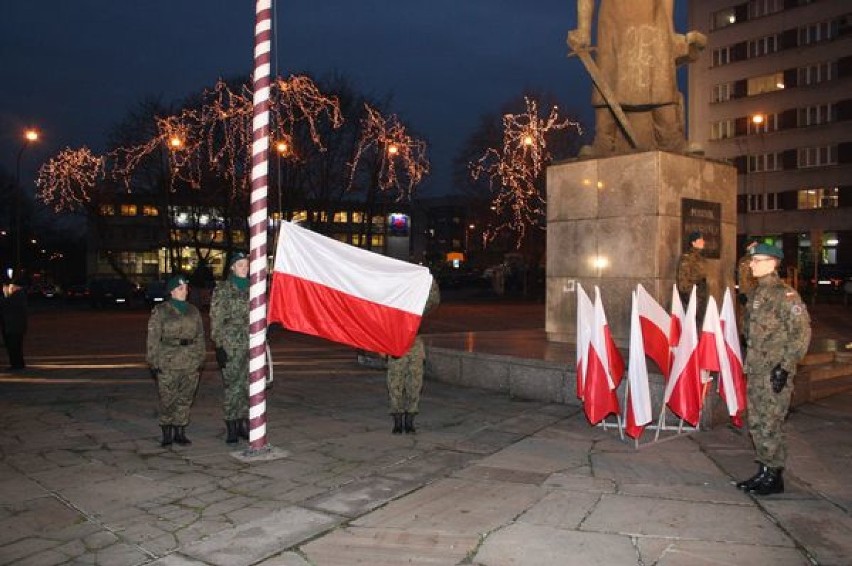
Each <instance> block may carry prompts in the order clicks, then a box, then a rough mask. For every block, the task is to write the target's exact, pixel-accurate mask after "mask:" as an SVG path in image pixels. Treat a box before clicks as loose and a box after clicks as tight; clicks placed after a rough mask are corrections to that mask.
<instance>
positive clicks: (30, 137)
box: [15, 128, 38, 275]
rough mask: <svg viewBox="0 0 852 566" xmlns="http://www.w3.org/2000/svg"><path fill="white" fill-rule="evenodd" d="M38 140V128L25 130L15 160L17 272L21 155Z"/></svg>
mask: <svg viewBox="0 0 852 566" xmlns="http://www.w3.org/2000/svg"><path fill="white" fill-rule="evenodd" d="M37 141H38V130H35V129H32V128H30V129H27V130H25V131H24V143H22V144H21V149H19V150H18V159H17V160H16V162H15V274H16V275H20V272H21V190H22V189H21V157H23V155H24V150H25V149H26V148H27V146H28V145H29V144H31V143H35V142H37Z"/></svg>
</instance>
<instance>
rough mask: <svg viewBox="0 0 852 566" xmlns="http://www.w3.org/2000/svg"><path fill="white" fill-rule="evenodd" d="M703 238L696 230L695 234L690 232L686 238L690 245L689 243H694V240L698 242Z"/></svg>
mask: <svg viewBox="0 0 852 566" xmlns="http://www.w3.org/2000/svg"><path fill="white" fill-rule="evenodd" d="M703 237H704V234H702V233H701V232H699V231H698V230H696V231H695V232H690V233H689V238H687V241H688V242H689V243H690V244H691V243H692V242H694V241H695V240H700V239H701V238H703Z"/></svg>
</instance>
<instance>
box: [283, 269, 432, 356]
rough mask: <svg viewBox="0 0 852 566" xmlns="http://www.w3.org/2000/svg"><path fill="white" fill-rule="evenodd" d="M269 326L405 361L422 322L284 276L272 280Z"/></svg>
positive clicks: (398, 311) (396, 311)
mask: <svg viewBox="0 0 852 566" xmlns="http://www.w3.org/2000/svg"><path fill="white" fill-rule="evenodd" d="M268 318H269V322H270V323H273V322H280V323H281V324H283V325H284V327H285V328H287V329H288V330H295V331H297V332H302V333H305V334H311V335H314V336H319V337H322V338H327V339H328V340H333V341H335V342H340V343H342V344H348V345H350V346H354V347H355V348H361V349H364V350H368V351H371V352H380V353H384V354H390V355H392V356H402V355H404V354H405V353H406V352H407V351H408V349H409V348H411V344H412V343H413V342H414V338H415V337H416V336H417V329H418V328H419V327H420V320H421V316H419V315H415V314H412V313H410V312H407V311H403V310H400V309H395V308H393V307H388V306H386V305H382V304H379V303H374V302H372V301H367V300H364V299H361V298H359V297H354V296H352V295H349V294H347V293H343V292H341V291H338V290H336V289H332V288H331V287H328V286H326V285H322V284H320V283H315V282H312V281H308V280H305V279H302V278H299V277H295V276H293V275H289V274H286V273H279V272H277V271H276V272H274V273H273V274H272V292H271V294H270V299H269V314H268Z"/></svg>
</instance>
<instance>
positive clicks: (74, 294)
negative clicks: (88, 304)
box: [65, 283, 91, 302]
mask: <svg viewBox="0 0 852 566" xmlns="http://www.w3.org/2000/svg"><path fill="white" fill-rule="evenodd" d="M90 294H91V293H90V291H89V286H88V285H86V284H85V283H81V284H78V285H70V286H69V287H68V288H66V289H65V300H66V301H68V302H78V301H88V300H89V295H90Z"/></svg>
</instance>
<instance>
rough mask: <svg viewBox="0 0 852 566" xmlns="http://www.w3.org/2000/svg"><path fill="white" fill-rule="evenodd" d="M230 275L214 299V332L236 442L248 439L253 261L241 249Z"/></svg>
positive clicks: (232, 437) (229, 439) (229, 429)
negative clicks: (251, 262)
mask: <svg viewBox="0 0 852 566" xmlns="http://www.w3.org/2000/svg"><path fill="white" fill-rule="evenodd" d="M229 271H230V272H229V274H228V278H227V279H225V280H224V281H219V282H218V283H217V284H216V289H215V290H214V291H213V298H212V299H211V302H210V335H211V337H212V338H213V343H214V344H215V346H216V361H217V362H218V364H219V368H220V369H221V370H222V381H223V384H224V387H225V392H224V393H225V395H224V397H225V398H224V414H225V427H226V429H227V437H226V438H225V442H227V443H228V444H236V443H237V442H239V439H240V438H244V439H246V440H248V437H249V433H248V430H249V426H248V424H249V423H248V412H249V400H248V371H249V370H248V358H249V278H248V272H249V260H248V258H247V257H246V254H244V253H242V252H237V253H235V254H234V255H233V256H232V257H231V263H230V269H229Z"/></svg>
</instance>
